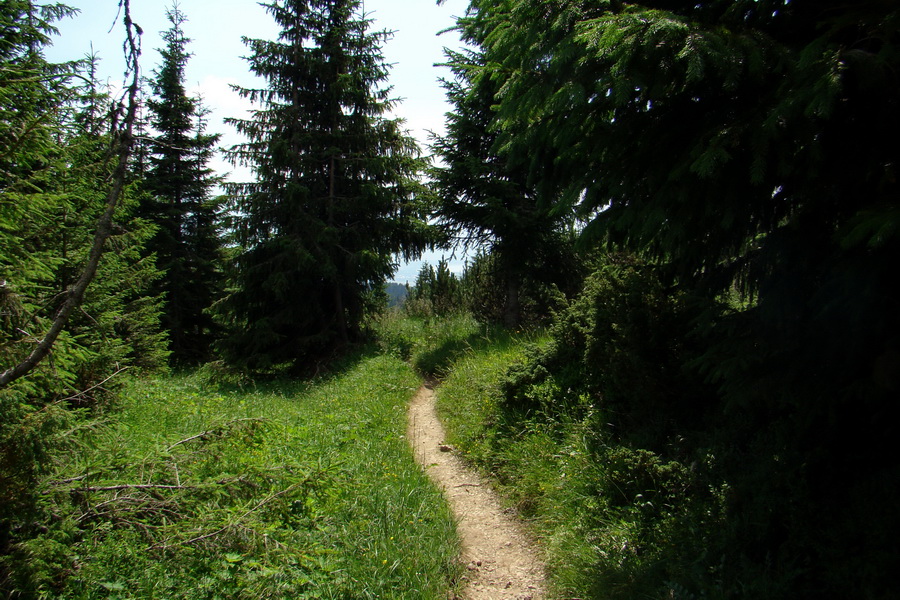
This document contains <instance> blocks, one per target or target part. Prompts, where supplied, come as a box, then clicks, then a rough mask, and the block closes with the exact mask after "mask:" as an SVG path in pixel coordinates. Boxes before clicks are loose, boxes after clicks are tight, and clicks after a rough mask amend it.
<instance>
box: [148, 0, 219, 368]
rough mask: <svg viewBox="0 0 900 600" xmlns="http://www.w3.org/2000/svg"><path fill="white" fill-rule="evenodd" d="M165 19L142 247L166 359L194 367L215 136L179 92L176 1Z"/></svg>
mask: <svg viewBox="0 0 900 600" xmlns="http://www.w3.org/2000/svg"><path fill="white" fill-rule="evenodd" d="M166 16H167V17H168V19H169V22H170V23H171V28H170V29H169V30H168V31H165V32H164V33H163V40H164V41H165V42H166V46H165V48H163V49H162V50H160V52H161V54H162V64H161V65H160V67H159V69H158V70H156V71H154V78H153V79H152V80H151V81H150V88H151V91H152V92H153V97H152V98H150V99H149V101H148V102H147V106H148V108H149V110H150V125H151V126H152V127H153V129H154V130H155V131H156V132H157V133H156V135H155V136H154V137H153V138H152V140H151V141H150V144H149V147H148V148H147V152H148V154H149V161H148V163H149V168H148V170H147V172H146V174H145V185H144V187H145V189H146V191H147V193H148V194H147V197H146V198H145V200H144V203H143V204H144V206H143V208H142V211H143V214H144V215H145V217H146V218H147V219H148V220H150V221H151V222H152V223H154V224H155V225H156V226H157V228H158V229H157V232H156V235H155V236H154V238H153V240H152V242H151V243H150V244H149V245H148V248H147V250H148V252H154V253H155V254H156V258H157V264H158V265H159V268H160V269H162V270H163V272H164V275H163V278H162V280H161V281H160V282H159V285H158V287H157V291H158V292H160V293H164V294H165V312H164V317H163V327H164V328H165V329H166V331H167V332H168V334H169V347H170V349H171V351H172V360H173V361H174V362H176V363H182V364H196V363H199V362H202V361H204V360H207V359H208V358H209V357H210V349H211V344H212V341H213V338H214V336H215V325H214V322H213V320H212V317H211V316H210V314H209V310H208V309H209V308H210V306H212V304H213V302H215V301H216V300H217V299H218V297H219V296H220V294H221V291H222V285H221V281H222V277H221V273H220V271H219V269H220V265H221V260H222V256H221V242H220V236H219V230H218V208H219V207H218V203H217V201H216V199H215V198H213V196H212V193H213V189H214V187H215V186H216V185H217V184H218V183H219V182H220V179H219V178H218V177H216V176H215V175H214V174H213V171H212V169H210V168H209V167H208V163H209V160H210V158H211V157H212V154H213V152H214V151H215V145H216V143H217V142H218V140H219V137H220V136H219V135H216V134H209V133H207V132H206V122H205V119H204V117H205V116H206V111H205V109H204V108H203V106H202V105H201V102H200V100H199V99H198V98H192V97H190V96H188V94H187V91H186V90H185V85H184V78H185V72H184V71H185V68H186V66H187V62H188V59H189V58H190V56H191V55H190V53H188V52H187V45H188V43H189V42H190V39H189V38H187V37H186V36H185V34H184V30H183V25H184V23H185V22H186V21H187V18H186V16H185V15H184V13H183V12H181V10H180V9H179V8H178V5H177V4H175V5H174V6H173V7H172V8H171V9H169V10H168V11H167V12H166Z"/></svg>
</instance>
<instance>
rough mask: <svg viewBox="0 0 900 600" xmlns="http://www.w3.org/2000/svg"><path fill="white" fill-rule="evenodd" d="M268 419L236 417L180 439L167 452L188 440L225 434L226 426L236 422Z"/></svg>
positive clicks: (228, 426)
mask: <svg viewBox="0 0 900 600" xmlns="http://www.w3.org/2000/svg"><path fill="white" fill-rule="evenodd" d="M267 420H268V419H260V418H246V419H235V420H233V421H228V422H227V423H224V424H222V425H219V426H218V427H215V428H213V429H207V430H206V431H201V432H200V433H198V434H196V435H192V436H190V437H186V438H184V439H183V440H179V441H177V442H175V443H174V444H172V445H171V446H169V447H168V448H166V452H171V451H172V449H173V448H176V447H178V446H180V445H182V444H187V443H188V442H192V441H194V440H197V439H204V438H206V437H209V436H211V435H222V434H223V431H224V430H225V429H226V428H230V427H231V426H232V425H234V424H236V423H243V422H248V421H256V422H260V423H261V422H264V421H267Z"/></svg>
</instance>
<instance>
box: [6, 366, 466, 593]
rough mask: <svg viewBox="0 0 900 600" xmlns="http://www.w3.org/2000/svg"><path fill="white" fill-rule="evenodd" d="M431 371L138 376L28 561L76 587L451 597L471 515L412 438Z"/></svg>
mask: <svg viewBox="0 0 900 600" xmlns="http://www.w3.org/2000/svg"><path fill="white" fill-rule="evenodd" d="M419 381H420V380H419V378H418V376H417V375H416V374H415V373H414V371H413V370H412V369H411V368H410V367H409V366H408V365H407V364H406V363H405V362H403V361H401V360H399V359H397V358H394V357H391V356H385V355H382V356H375V355H371V354H370V355H363V356H360V357H358V358H357V359H355V360H354V361H352V364H349V365H348V366H347V367H346V369H344V370H341V371H340V372H339V374H335V375H332V376H330V377H327V378H321V379H319V380H317V381H314V382H311V383H291V382H272V383H267V384H257V385H245V386H244V387H243V388H242V387H240V386H222V385H215V384H212V383H210V381H209V380H208V379H207V378H204V377H203V376H202V375H200V374H190V375H180V376H177V375H176V376H166V377H164V378H158V379H148V380H141V381H133V382H130V383H129V384H128V385H127V386H126V389H125V390H124V393H123V395H122V397H121V400H120V405H119V406H117V407H116V408H115V410H112V411H110V413H109V416H107V417H105V419H104V420H103V421H89V422H88V424H87V425H84V426H82V428H81V430H80V431H77V432H73V433H74V434H76V436H77V439H78V440H79V442H78V446H77V448H76V449H75V450H74V451H69V452H66V453H64V454H63V455H62V456H61V457H60V459H59V461H58V464H57V465H56V468H55V472H54V473H52V475H51V476H50V477H48V478H47V479H46V482H45V484H44V485H45V489H43V490H42V494H41V505H40V506H38V507H35V510H36V514H37V515H38V518H42V519H45V520H46V523H47V525H46V527H45V532H44V534H43V535H41V536H38V537H36V538H34V539H32V540H30V541H29V542H27V543H26V544H24V545H23V546H21V547H20V548H19V549H18V551H17V555H14V556H12V557H9V559H8V560H10V561H15V564H16V565H17V568H16V569H14V570H13V573H14V575H15V577H16V578H17V581H16V582H15V583H16V587H17V589H19V590H21V592H22V593H23V594H26V595H34V596H37V597H47V598H50V597H66V598H85V599H87V598H191V599H192V600H196V599H201V598H209V599H213V598H248V599H249V598H292V599H305V598H309V599H313V598H322V599H325V598H328V599H350V598H354V599H360V598H410V599H413V598H415V599H428V598H435V599H437V598H441V599H443V598H446V597H447V594H448V589H449V588H451V587H452V585H453V582H454V581H455V580H456V578H457V575H458V568H459V567H458V565H457V564H456V556H457V553H458V541H457V539H456V536H455V532H454V523H453V520H452V517H451V515H450V513H449V510H448V508H447V506H446V505H445V503H444V501H443V499H442V497H441V495H440V493H439V491H438V490H437V489H436V488H435V487H434V486H433V485H432V484H431V483H430V482H429V480H428V479H427V477H426V476H425V474H424V473H423V472H422V471H421V469H420V468H419V467H417V466H416V465H415V464H414V461H413V455H412V452H411V451H410V450H409V447H408V444H407V440H406V439H405V437H404V434H405V425H406V417H405V413H406V405H407V401H408V400H409V399H410V398H411V395H412V394H413V393H414V391H415V389H416V388H417V386H418V385H419Z"/></svg>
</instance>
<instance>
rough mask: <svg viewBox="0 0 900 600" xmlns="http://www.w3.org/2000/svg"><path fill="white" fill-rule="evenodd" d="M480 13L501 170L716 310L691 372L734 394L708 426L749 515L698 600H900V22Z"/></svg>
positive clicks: (650, 11) (676, 8) (656, 6)
mask: <svg viewBox="0 0 900 600" xmlns="http://www.w3.org/2000/svg"><path fill="white" fill-rule="evenodd" d="M472 7H473V10H472V11H471V12H470V17H471V19H472V23H471V26H472V27H474V28H476V29H477V31H478V32H479V36H480V37H479V43H480V44H481V49H482V51H483V53H484V62H483V67H482V68H481V69H480V72H479V76H480V77H484V78H487V79H489V80H491V81H492V82H493V83H494V84H495V85H497V90H498V93H497V94H496V95H495V97H494V100H495V103H494V107H495V111H496V112H495V114H496V120H495V122H494V125H495V130H496V131H497V133H498V137H497V141H496V143H495V144H494V145H493V149H494V150H495V151H497V152H500V153H501V155H502V156H503V157H504V158H505V159H506V160H508V161H509V163H510V164H511V165H513V166H515V167H517V168H518V167H522V168H526V169H527V171H528V174H529V178H530V181H533V182H535V183H536V184H537V185H540V186H542V187H549V188H551V189H555V190H556V192H557V193H558V194H560V196H559V197H560V198H561V199H565V200H566V201H567V202H569V203H571V204H572V205H575V206H577V208H578V209H579V211H580V212H581V215H582V217H583V218H584V219H585V220H587V221H588V222H589V225H588V226H587V228H586V230H585V232H584V239H585V240H592V241H601V242H604V243H606V244H607V245H608V247H613V248H617V249H622V248H624V249H627V250H630V251H633V252H636V253H638V254H639V255H640V256H641V257H642V258H645V259H649V260H650V261H651V262H652V263H653V265H654V266H655V267H658V270H656V271H655V275H659V276H660V278H661V281H662V282H663V285H669V286H675V287H674V288H673V289H675V290H680V291H681V292H682V293H687V294H689V295H690V296H691V297H692V299H693V300H694V303H693V304H692V307H693V308H696V307H697V306H703V307H706V311H705V312H704V313H703V315H702V316H695V318H694V319H693V320H692V321H691V324H692V325H693V327H694V329H693V330H692V331H691V333H690V335H691V338H692V342H697V341H698V340H699V341H701V342H702V348H703V350H702V351H701V352H700V356H698V357H697V358H696V359H695V360H693V361H691V362H690V363H689V364H686V365H684V368H685V369H687V370H689V371H690V372H693V373H695V374H696V373H697V370H699V371H700V374H701V375H702V376H703V377H705V378H706V381H707V382H709V383H713V384H715V385H716V386H717V387H718V388H719V391H720V393H721V397H720V398H719V402H718V403H714V404H711V405H710V404H707V405H706V406H705V407H704V408H705V411H711V412H707V413H706V414H699V413H700V411H698V415H697V419H696V423H697V424H699V423H701V422H706V423H712V422H715V423H716V430H715V431H714V432H710V434H709V439H719V440H727V441H726V442H723V443H722V445H721V446H720V447H718V448H715V449H714V450H713V451H712V452H711V454H716V455H717V456H718V457H719V458H718V461H719V466H720V467H721V468H722V471H723V472H724V473H726V475H725V477H726V478H727V480H728V485H729V486H731V488H732V489H733V490H735V492H734V496H735V498H736V499H739V500H735V502H734V504H733V505H731V506H730V509H731V512H730V513H729V515H728V516H727V519H728V520H727V527H726V528H723V529H722V532H723V534H724V535H723V538H721V539H719V540H718V541H720V542H722V545H721V546H720V548H721V550H714V551H713V553H714V554H716V559H715V560H716V561H717V564H720V565H722V566H721V567H713V565H711V564H710V565H708V569H709V572H712V571H713V569H714V568H715V569H720V570H718V571H716V572H717V573H721V574H722V577H721V579H720V580H719V581H718V582H717V583H715V584H713V583H712V582H710V581H705V582H704V585H705V586H709V587H705V588H702V589H696V588H689V591H690V592H692V593H693V592H696V595H698V596H699V595H703V594H708V595H721V596H731V595H749V596H762V595H765V596H767V597H790V598H797V597H846V596H855V597H865V598H881V597H888V596H890V595H891V593H892V592H891V591H890V590H891V589H892V588H893V587H895V586H894V583H893V581H891V578H890V577H889V576H887V577H884V576H883V574H884V573H887V572H889V571H890V570H891V567H890V566H889V565H890V564H891V563H892V562H893V561H895V559H896V551H895V540H894V539H893V538H894V535H893V531H895V530H896V529H897V528H898V526H900V511H898V510H897V509H896V507H895V506H893V504H892V503H886V502H881V501H880V500H876V499H875V498H876V497H878V498H888V497H892V496H894V495H896V494H897V491H898V484H897V482H898V480H900V479H898V474H900V467H898V463H897V461H896V460H894V459H893V458H890V457H891V456H893V450H892V448H893V445H894V441H893V440H894V439H896V435H897V431H896V426H895V425H894V421H893V419H892V418H890V417H889V413H890V411H891V410H892V409H891V408H890V407H891V406H893V405H894V404H895V403H896V397H897V392H898V390H900V318H898V312H897V311H896V309H895V304H896V302H895V301H894V298H895V292H894V279H895V275H894V272H895V271H896V265H897V264H898V261H900V235H898V231H900V208H898V198H900V194H898V191H900V190H898V178H897V165H898V164H900V156H898V153H900V150H898V146H897V144H896V139H897V137H898V135H900V85H898V78H897V75H896V74H897V73H898V71H900V51H898V48H900V33H898V32H900V7H898V5H897V3H895V2H883V1H878V0H873V1H866V2H855V3H847V2H842V1H838V0H821V1H818V2H810V1H802V0H801V1H795V0H790V1H786V0H733V1H711V2H695V1H677V0H676V1H673V0H658V1H653V0H649V1H645V2H637V3H635V2H628V3H625V2H616V1H608V2H606V1H603V2H594V1H583V0H563V1H559V2H530V1H527V0H512V1H497V0H473V2H472ZM735 291H738V292H741V293H742V294H743V296H742V298H741V301H740V302H737V301H735V300H734V298H733V297H732V295H733V294H734V292H735ZM648 301H649V297H648ZM600 309H602V307H598V313H599V314H602V311H601V310H600ZM640 312H641V311H636V313H637V314H639V313H640ZM676 342H677V340H672V344H673V346H674V345H675V344H676ZM584 356H586V357H589V356H590V353H589V352H585V353H584ZM602 365H603V363H602V362H600V361H599V360H598V361H594V362H591V363H590V364H588V365H586V367H585V368H586V369H588V370H600V369H602V368H603V367H602ZM630 400H631V401H634V402H639V401H640V400H639V399H638V398H634V397H633V398H631V399H630ZM598 403H600V406H601V410H602V395H601V396H598ZM634 408H636V407H634V406H633V407H632V409H634ZM640 412H641V411H640V410H634V414H640ZM673 439H674V436H673ZM876 490H877V491H876ZM875 523H878V525H877V526H876V527H872V525H873V524H875ZM859 531H867V532H868V533H867V534H866V535H865V536H862V537H864V538H865V539H862V538H860V537H858V532H859ZM707 541H709V540H703V542H707ZM698 545H699V546H703V547H705V548H710V546H709V544H704V543H701V544H698ZM660 590H662V587H660ZM660 593H662V591H660Z"/></svg>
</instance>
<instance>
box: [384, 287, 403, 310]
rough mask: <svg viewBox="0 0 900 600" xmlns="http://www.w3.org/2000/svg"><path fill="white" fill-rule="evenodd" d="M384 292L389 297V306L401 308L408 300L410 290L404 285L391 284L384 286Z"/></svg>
mask: <svg viewBox="0 0 900 600" xmlns="http://www.w3.org/2000/svg"><path fill="white" fill-rule="evenodd" d="M384 291H385V292H387V295H388V306H400V305H402V304H403V302H404V301H405V300H406V296H407V295H408V294H409V290H407V289H406V286H405V285H403V284H402V283H396V282H393V281H391V282H389V283H386V284H385V286H384Z"/></svg>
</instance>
